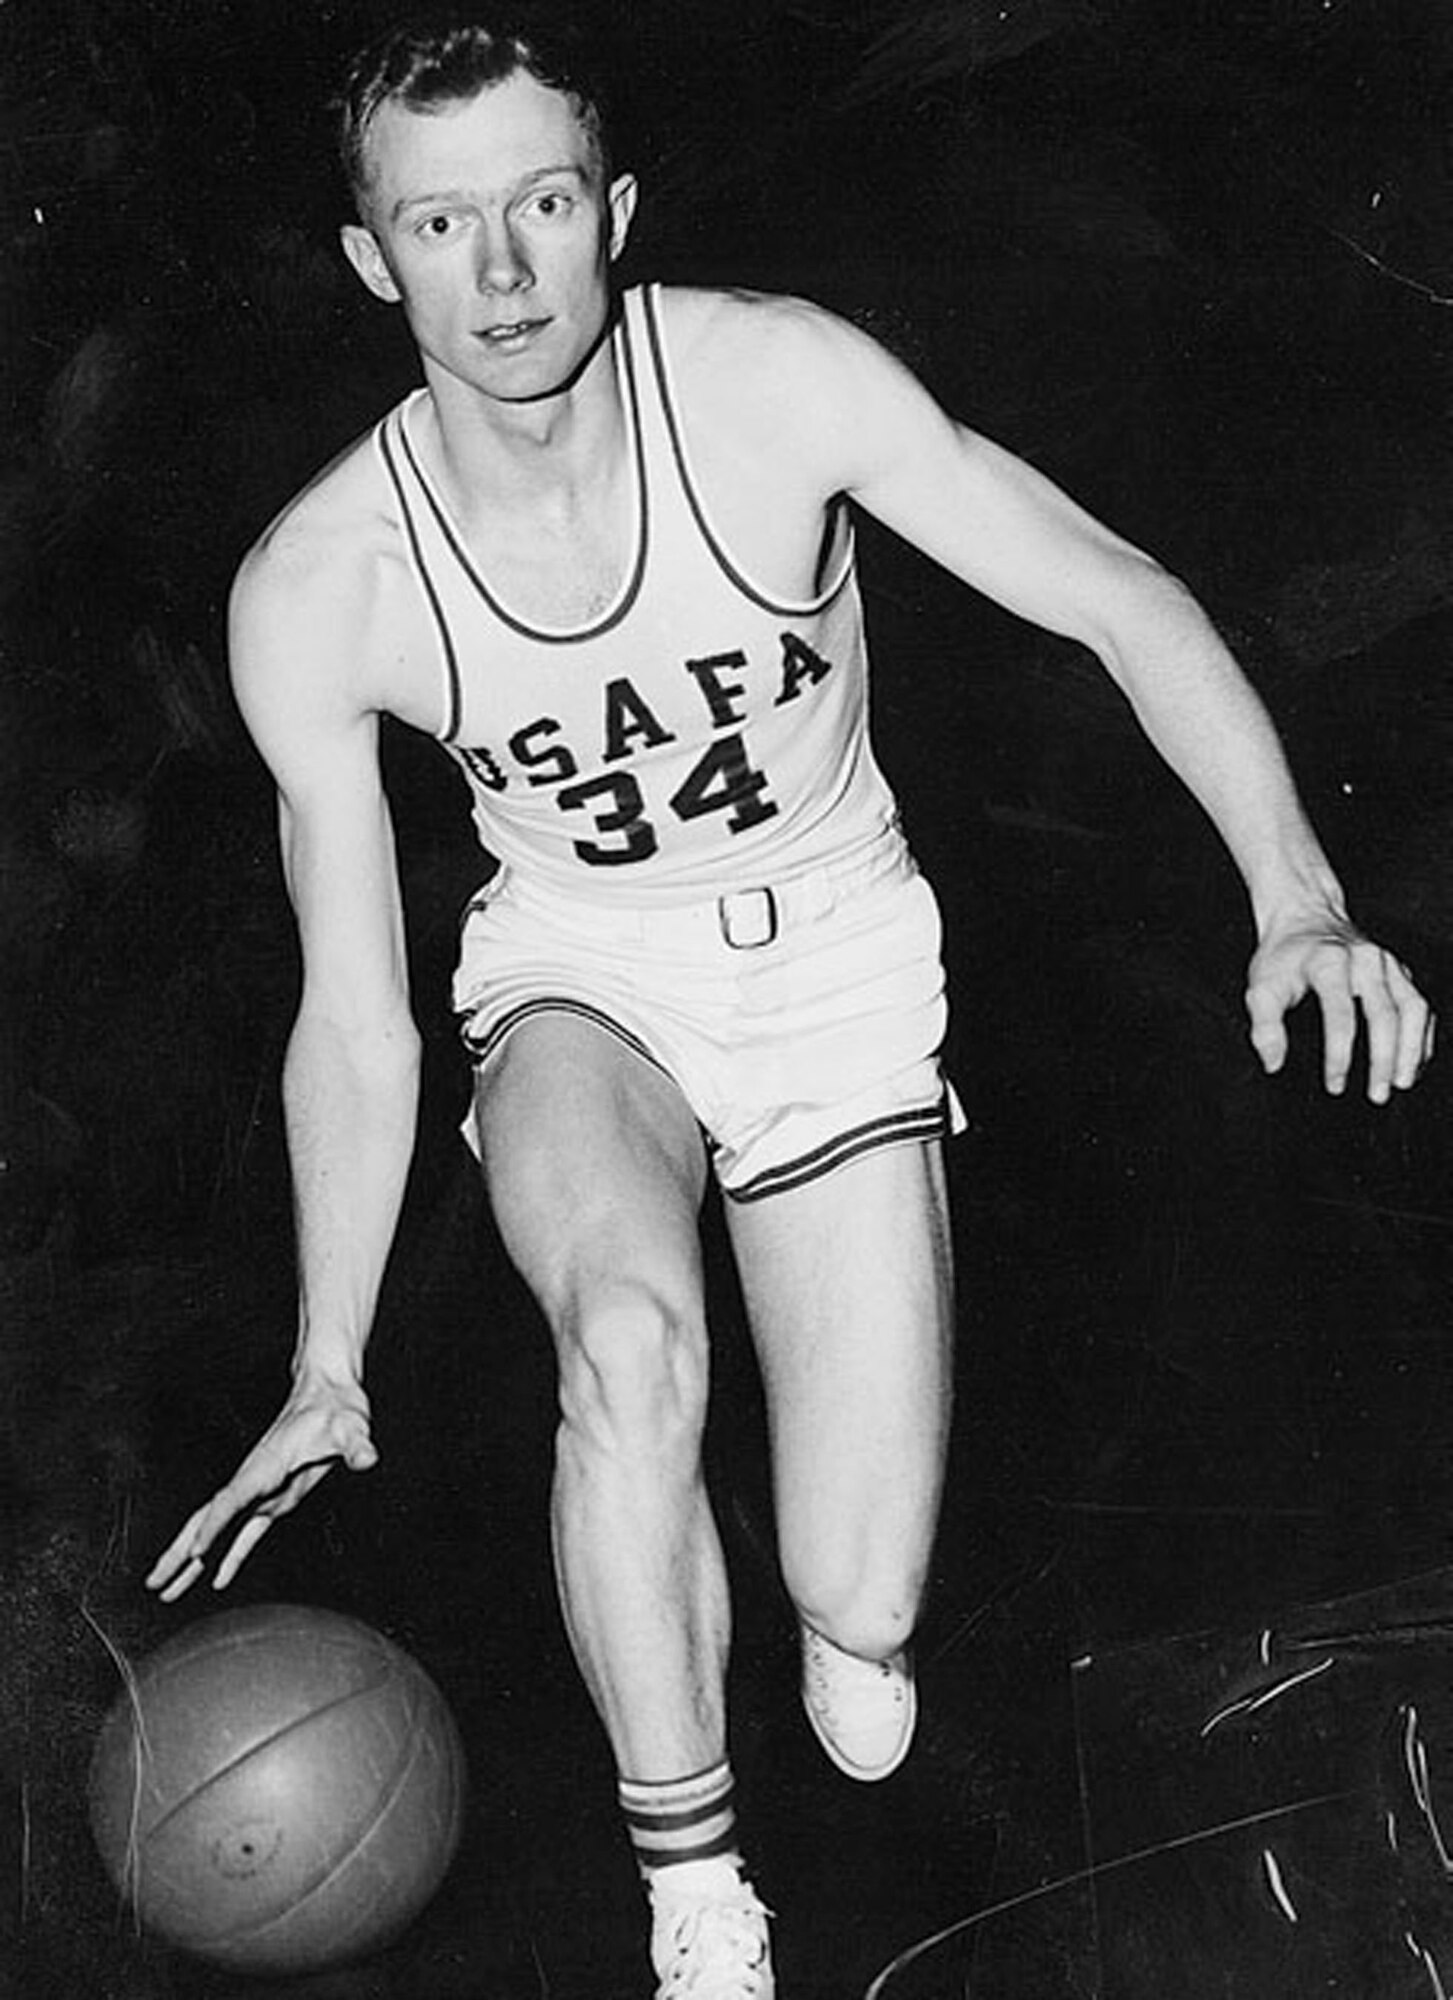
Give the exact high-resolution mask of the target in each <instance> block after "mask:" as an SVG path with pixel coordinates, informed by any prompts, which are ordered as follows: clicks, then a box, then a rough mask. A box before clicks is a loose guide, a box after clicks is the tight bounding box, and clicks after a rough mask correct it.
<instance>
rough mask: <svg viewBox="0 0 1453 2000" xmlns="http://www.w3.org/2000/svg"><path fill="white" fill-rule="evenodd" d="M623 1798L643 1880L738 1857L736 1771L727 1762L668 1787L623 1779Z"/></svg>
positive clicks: (673, 1780) (674, 1780) (676, 1780)
mask: <svg viewBox="0 0 1453 2000" xmlns="http://www.w3.org/2000/svg"><path fill="white" fill-rule="evenodd" d="M618 1795H619V1798H620V1804H621V1811H622V1813H623V1814H624V1815H625V1822H626V1830H627V1832H628V1833H629V1834H630V1836H631V1845H632V1846H633V1847H634V1848H635V1850H636V1860H637V1862H638V1863H639V1865H640V1868H641V1871H642V1873H643V1874H649V1873H650V1872H651V1871H652V1870H653V1869H656V1868H668V1867H670V1866H671V1865H672V1863H673V1862H681V1861H708V1860H711V1859H712V1858H713V1857H714V1856H716V1855H719V1854H734V1853H735V1852H736V1844H737V1832H736V1811H735V1803H734V1799H733V1785H732V1767H731V1765H730V1764H729V1763H727V1761H726V1760H725V1758H723V1760H722V1761H721V1763H720V1764H713V1765H712V1767H711V1769H710V1770H708V1771H697V1772H694V1773H693V1774H692V1776H691V1777H689V1778H671V1779H668V1780H667V1781H666V1783H665V1784H644V1783H642V1782H641V1781H640V1780H639V1779H636V1778H621V1779H620V1780H619V1782H618Z"/></svg>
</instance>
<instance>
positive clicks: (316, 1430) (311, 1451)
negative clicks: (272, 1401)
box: [146, 1375, 378, 1604]
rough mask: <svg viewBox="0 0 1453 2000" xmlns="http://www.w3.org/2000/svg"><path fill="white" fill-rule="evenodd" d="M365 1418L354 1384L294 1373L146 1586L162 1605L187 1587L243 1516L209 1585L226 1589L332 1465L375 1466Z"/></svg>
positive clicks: (357, 1469) (365, 1407) (363, 1399)
mask: <svg viewBox="0 0 1453 2000" xmlns="http://www.w3.org/2000/svg"><path fill="white" fill-rule="evenodd" d="M368 1415H369V1412H368V1397H367V1396H366V1395H365V1394H364V1391H363V1386H362V1384H361V1383H358V1382H355V1381H342V1382H340V1381H334V1380H332V1379H329V1378H325V1377H319V1376H309V1375H304V1376H301V1377H299V1379H298V1381H297V1382H296V1383H295V1384H294V1386H293V1391H292V1394H291V1395H290V1396H289V1397H288V1399H287V1401H286V1403H284V1405H283V1407H282V1409H281V1410H280V1411H279V1412H278V1415H277V1417H276V1418H275V1419H274V1421H273V1423H272V1424H271V1425H270V1427H269V1428H268V1430H267V1431H266V1432H264V1434H263V1436H262V1437H261V1438H259V1439H258V1441H257V1443H256V1444H255V1445H254V1446H253V1448H252V1450H251V1451H250V1452H249V1453H248V1454H247V1456H246V1458H244V1459H243V1461H242V1463H241V1465H239V1466H238V1468H237V1470H236V1472H235V1473H233V1475H232V1477H231V1478H230V1479H229V1480H228V1482H227V1484H226V1485H225V1486H223V1487H220V1488H219V1489H218V1491H217V1492H216V1493H214V1494H213V1496H212V1498H211V1499H210V1500H209V1501H208V1502H207V1503H206V1505H205V1506H202V1507H199V1508H198V1509H197V1511H196V1513H195V1514H193V1515H192V1517H191V1519H190V1520H189V1521H188V1522H187V1524H186V1526H185V1527H184V1528H183V1529H182V1531H181V1533H180V1534H179V1535H178V1536H177V1538H176V1540H175V1541H174V1542H173V1543H172V1544H171V1546H170V1547H169V1548H168V1549H167V1550H166V1552H165V1553H164V1554H163V1555H161V1556H160V1557H159V1558H158V1559H157V1561H156V1563H155V1564H154V1565H153V1566H152V1569H151V1572H150V1574H149V1575H148V1577H147V1579H146V1583H147V1588H148V1589H149V1590H155V1591H159V1592H160V1593H161V1596H162V1599H163V1601H164V1602H165V1603H168V1604H170V1603H172V1602H173V1601H174V1600H175V1599H176V1598H178V1597H180V1596H181V1595H182V1594H183V1592H185V1591H188V1590H190V1589H191V1587H192V1585H193V1584H194V1583H195V1582H196V1580H197V1578H198V1577H199V1576H200V1575H201V1574H202V1569H203V1565H204V1562H205V1559H206V1556H207V1552H208V1551H209V1549H210V1548H211V1547H212V1545H213V1543H214V1542H215V1541H216V1540H217V1538H218V1536H219V1535H221V1534H222V1533H223V1531H224V1530H225V1529H227V1528H228V1527H229V1526H230V1525H231V1524H232V1523H233V1522H234V1521H236V1520H238V1519H239V1517H244V1518H242V1524H241V1526H240V1527H239V1528H238V1530H237V1533H236V1535H235V1536H234V1537H233V1540H232V1545H231V1547H230V1548H229V1549H228V1551H227V1553H226V1555H225V1556H224V1557H223V1559H222V1561H221V1563H220V1565H219V1566H218V1570H217V1574H216V1576H215V1577H214V1578H213V1580H212V1588H213V1589H214V1590H225V1589H226V1587H227V1585H228V1584H229V1583H231V1581H232V1579H233V1577H234V1576H236V1574H237V1572H238V1570H239V1569H241V1567H242V1565H243V1563H244V1562H246V1560H247V1558H248V1557H249V1556H250V1555H251V1554H252V1551H253V1550H254V1549H255V1548H256V1547H257V1545H258V1543H259V1542H260V1541H261V1540H262V1538H263V1536H264V1535H265V1534H266V1533H267V1531H268V1529H269V1528H270V1527H271V1526H272V1524H273V1522H274V1521H279V1520H281V1519H282V1517H283V1515H284V1514H290V1513H291V1512H292V1511H293V1509H294V1507H296V1506H297V1505H298V1503H299V1501H300V1500H303V1499H305V1498H306V1497H307V1495H308V1494H309V1493H311V1492H312V1490H313V1488H314V1487H315V1486H316V1485H317V1484H318V1482H319V1481H320V1480H321V1479H323V1478H324V1477H325V1475H326V1474H327V1473H329V1472H330V1471H331V1470H332V1468H333V1467H334V1466H335V1465H336V1464H339V1463H342V1464H343V1465H346V1466H347V1467H348V1469H349V1470H350V1471H351V1472H367V1471H368V1470H369V1469H370V1468H371V1467H372V1466H375V1465H377V1463H378V1452H377V1450H376V1449H375V1448H374V1444H373V1440H372V1438H371V1437H370V1435H369V1428H368Z"/></svg>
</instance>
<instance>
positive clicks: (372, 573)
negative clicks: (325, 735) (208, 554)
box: [229, 430, 403, 706]
mask: <svg viewBox="0 0 1453 2000" xmlns="http://www.w3.org/2000/svg"><path fill="white" fill-rule="evenodd" d="M402 564H403V548H402V544H401V541H400V535H399V522H398V516H397V507H396V502H395V500H394V496H393V492H392V489H391V486H390V484H389V481H388V479H387V476H386V474H385V472H384V469H383V466H382V463H381V460H380V457H379V453H378V451H377V448H376V445H375V442H374V432H373V431H372V430H370V431H368V432H366V433H365V434H364V435H363V436H362V437H361V438H358V439H356V440H355V441H354V442H353V443H352V444H351V445H349V446H348V447H347V448H346V449H345V450H344V451H342V452H340V453H339V455H338V456H337V457H336V458H335V459H333V460H332V461H331V462H330V463H329V464H328V465H326V466H325V467H324V468H323V469H322V470H321V471H320V472H319V473H318V474H317V475H316V476H315V477H314V478H313V479H312V480H310V481H309V483H308V484H307V486H305V487H304V488H303V489H302V491H301V492H299V493H298V494H296V495H295V496H294V498H293V499H292V500H291V501H289V503H288V504H287V506H286V507H284V508H283V509H282V511H281V512H280V513H279V514H278V515H277V516H276V517H275V518H274V520H273V521H272V522H270V523H269V525H268V527H267V528H266V529H264V531H263V533H262V534H261V535H260V536H259V537H258V539H257V541H256V542H255V543H254V544H253V546H252V548H251V549H250V550H249V551H248V553H247V555H246V556H245V557H244V559H243V561H242V564H241V566H240V567H239V569H238V571H237V574H236V577H235V579H234V581H233V585H232V593H231V600H230V604H229V653H230V661H231V668H232V676H233V681H234V684H235V685H236V687H237V690H238V694H239V698H241V699H243V702H244V706H246V705H247V699H248V697H249V696H253V697H256V696H262V697H266V696H267V695H269V694H270V693H274V692H275V693H276V694H277V695H278V696H279V697H280V698H290V699H293V700H295V701H298V702H302V701H304V700H305V699H306V698H307V697H308V696H309V695H310V694H311V695H315V696H316V695H319V694H322V693H324V692H325V691H331V692H332V693H333V694H334V695H336V696H338V697H339V698H346V697H347V696H348V694H349V692H350V690H351V691H353V692H355V693H356V692H357V691H358V690H360V689H361V688H362V687H363V686H364V685H365V681H366V667H367V662H368V659H369V657H370V655H371V653H373V652H374V651H376V650H377V649H378V648H379V646H380V645H381V644H382V643H384V635H385V633H386V631H387V628H388V625H389V622H390V621H389V618H388V617H383V619H382V625H381V626H380V615H381V612H382V611H383V608H384V606H385V605H386V604H387V602H388V601H389V600H390V599H391V598H393V597H396V596H397V592H396V591H394V590H393V589H392V588H391V585H392V582H393V580H394V579H395V577H396V576H397V575H398V574H399V573H400V572H401V569H402Z"/></svg>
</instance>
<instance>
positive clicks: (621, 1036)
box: [464, 994, 671, 1076]
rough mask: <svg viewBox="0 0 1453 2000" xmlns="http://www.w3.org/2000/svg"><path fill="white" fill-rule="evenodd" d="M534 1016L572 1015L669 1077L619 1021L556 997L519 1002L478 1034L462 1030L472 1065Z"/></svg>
mask: <svg viewBox="0 0 1453 2000" xmlns="http://www.w3.org/2000/svg"><path fill="white" fill-rule="evenodd" d="M535 1014H573V1015H575V1017H576V1018H577V1019H578V1020H582V1021H589V1022H590V1023H591V1025H592V1026H593V1027H597V1028H603V1029H604V1030H605V1031H606V1033H607V1034H610V1035H614V1036H615V1038H616V1040H617V1041H618V1042H623V1043H624V1044H625V1046H626V1047H627V1048H628V1049H629V1050H630V1051H631V1053H632V1054H633V1055H638V1056H640V1057H641V1059H642V1061H644V1062H648V1063H650V1065H651V1067H652V1068H653V1069H658V1070H660V1072H661V1074H662V1075H663V1076H670V1074H671V1072H670V1071H669V1070H668V1069H667V1067H666V1065H665V1064H664V1063H663V1062H662V1061H661V1058H660V1057H659V1056H658V1055H656V1053H655V1052H654V1051H653V1050H652V1049H649V1048H648V1047H647V1046H646V1044H645V1043H644V1042H643V1041H642V1040H641V1038H640V1036H639V1035H633V1034H632V1033H631V1031H630V1029H629V1028H623V1027H622V1026H621V1024H620V1022H619V1021H616V1020H613V1019H612V1018H611V1016H610V1015H609V1014H607V1013H605V1012H604V1011H603V1010H602V1009H601V1008H599V1007H592V1006H591V1005H590V1004H589V1003H588V1002H587V1001H584V1000H567V999H565V998H564V997H563V996H561V995H558V994H555V995H551V994H542V995H541V996H540V997H539V998H538V999H534V1000H522V1001H521V1002H520V1004H519V1006H517V1007H511V1008H510V1010H509V1011H508V1013H505V1014H501V1015H499V1016H498V1017H497V1018H496V1019H494V1020H493V1021H491V1022H490V1024H489V1026H488V1027H487V1028H486V1029H485V1030H484V1032H483V1033H482V1034H478V1033H476V1032H475V1031H474V1030H473V1029H472V1028H468V1027H466V1028H465V1030H464V1046H465V1048H466V1049H468V1051H469V1054H470V1056H471V1058H472V1059H473V1061H474V1062H475V1063H476V1064H483V1063H486V1062H488V1061H489V1059H490V1057H491V1056H492V1055H493V1054H494V1053H495V1051H496V1050H497V1049H498V1048H499V1047H500V1045H501V1043H502V1042H503V1041H504V1039H505V1037H506V1036H507V1035H509V1034H510V1033H511V1032H512V1030H514V1029H515V1028H518V1027H519V1025H520V1023H521V1022H522V1021H528V1020H529V1019H530V1018H531V1016H532V1015H535Z"/></svg>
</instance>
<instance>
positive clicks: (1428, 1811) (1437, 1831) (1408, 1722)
mask: <svg viewBox="0 0 1453 2000" xmlns="http://www.w3.org/2000/svg"><path fill="white" fill-rule="evenodd" d="M1403 1762H1404V1763H1405V1764H1406V1766H1407V1771H1408V1782H1409V1783H1410V1784H1411V1786H1412V1788H1413V1797H1414V1799H1416V1801H1417V1805H1418V1811H1419V1812H1420V1813H1421V1814H1422V1815H1423V1818H1424V1819H1425V1820H1426V1822H1427V1826H1428V1831H1429V1833H1430V1834H1431V1835H1432V1836H1433V1845H1434V1847H1435V1848H1436V1849H1437V1850H1438V1863H1439V1866H1440V1867H1441V1868H1442V1870H1443V1873H1444V1874H1445V1875H1453V1854H1450V1853H1449V1851H1448V1845H1447V1842H1446V1841H1445V1840H1444V1838H1443V1829H1442V1827H1441V1826H1440V1825H1439V1824H1438V1815H1437V1812H1436V1810H1435V1809H1434V1805H1433V1781H1432V1779H1431V1777H1430V1776H1429V1774H1428V1752H1427V1747H1426V1745H1425V1744H1424V1742H1423V1738H1422V1735H1421V1733H1420V1731H1419V1729H1418V1711H1417V1710H1416V1708H1414V1707H1413V1705H1412V1703H1411V1702H1409V1703H1408V1706H1407V1711H1406V1719H1405V1720H1404V1722H1403Z"/></svg>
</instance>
